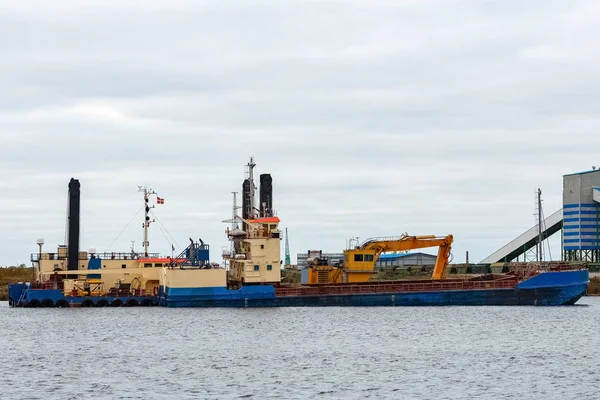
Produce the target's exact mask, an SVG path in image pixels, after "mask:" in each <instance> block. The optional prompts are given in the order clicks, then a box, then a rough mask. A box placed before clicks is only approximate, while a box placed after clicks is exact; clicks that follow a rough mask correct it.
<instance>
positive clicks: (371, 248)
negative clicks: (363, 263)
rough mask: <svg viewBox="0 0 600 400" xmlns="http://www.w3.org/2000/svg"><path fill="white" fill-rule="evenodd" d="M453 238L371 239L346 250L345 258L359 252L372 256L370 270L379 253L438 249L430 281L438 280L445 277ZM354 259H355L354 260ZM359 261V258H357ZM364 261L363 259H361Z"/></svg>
mask: <svg viewBox="0 0 600 400" xmlns="http://www.w3.org/2000/svg"><path fill="white" fill-rule="evenodd" d="M452 242H453V236H452V235H448V236H442V237H440V236H408V235H403V236H401V237H399V238H390V239H372V240H368V241H366V242H365V243H363V244H362V245H361V246H358V247H357V248H355V249H352V250H347V252H348V254H347V256H348V257H349V258H352V256H353V255H354V254H360V252H361V251H365V252H368V253H367V254H369V255H371V254H372V256H373V257H372V260H371V257H369V260H368V262H369V263H370V266H369V267H370V268H374V266H375V263H376V262H377V260H378V259H379V256H380V255H381V253H385V252H390V251H406V250H415V249H422V248H426V247H439V250H438V255H437V259H436V261H435V266H434V269H433V274H432V276H431V278H432V279H435V280H439V279H444V278H445V277H446V268H447V267H448V261H449V258H450V250H451V248H452ZM354 259H356V257H355V258H354ZM359 259H360V257H359ZM363 259H364V258H363Z"/></svg>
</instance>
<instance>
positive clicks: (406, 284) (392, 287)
mask: <svg viewBox="0 0 600 400" xmlns="http://www.w3.org/2000/svg"><path fill="white" fill-rule="evenodd" d="M518 282H519V279H518V277H517V276H514V275H491V274H490V275H486V276H481V277H476V278H467V279H444V280H430V279H428V280H402V281H378V282H361V283H336V284H311V285H302V286H297V287H292V286H278V287H276V288H275V295H276V296H277V297H285V296H326V295H345V294H372V293H415V292H444V291H451V290H485V289H510V288H513V287H515V286H516V285H517V284H518Z"/></svg>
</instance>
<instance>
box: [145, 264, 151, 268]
mask: <svg viewBox="0 0 600 400" xmlns="http://www.w3.org/2000/svg"><path fill="white" fill-rule="evenodd" d="M144 268H152V263H145V264H144Z"/></svg>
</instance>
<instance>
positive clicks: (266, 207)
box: [260, 174, 273, 217]
mask: <svg viewBox="0 0 600 400" xmlns="http://www.w3.org/2000/svg"><path fill="white" fill-rule="evenodd" d="M260 211H261V214H262V216H263V217H271V216H273V179H272V178H271V175H270V174H261V175H260Z"/></svg>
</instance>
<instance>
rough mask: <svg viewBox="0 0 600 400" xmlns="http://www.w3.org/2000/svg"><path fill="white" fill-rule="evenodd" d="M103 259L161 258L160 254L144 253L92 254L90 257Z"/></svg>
mask: <svg viewBox="0 0 600 400" xmlns="http://www.w3.org/2000/svg"><path fill="white" fill-rule="evenodd" d="M92 255H93V256H94V257H98V258H101V259H102V260H139V259H140V258H160V253H148V256H146V254H144V253H132V252H129V253H114V252H105V253H90V256H92Z"/></svg>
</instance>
